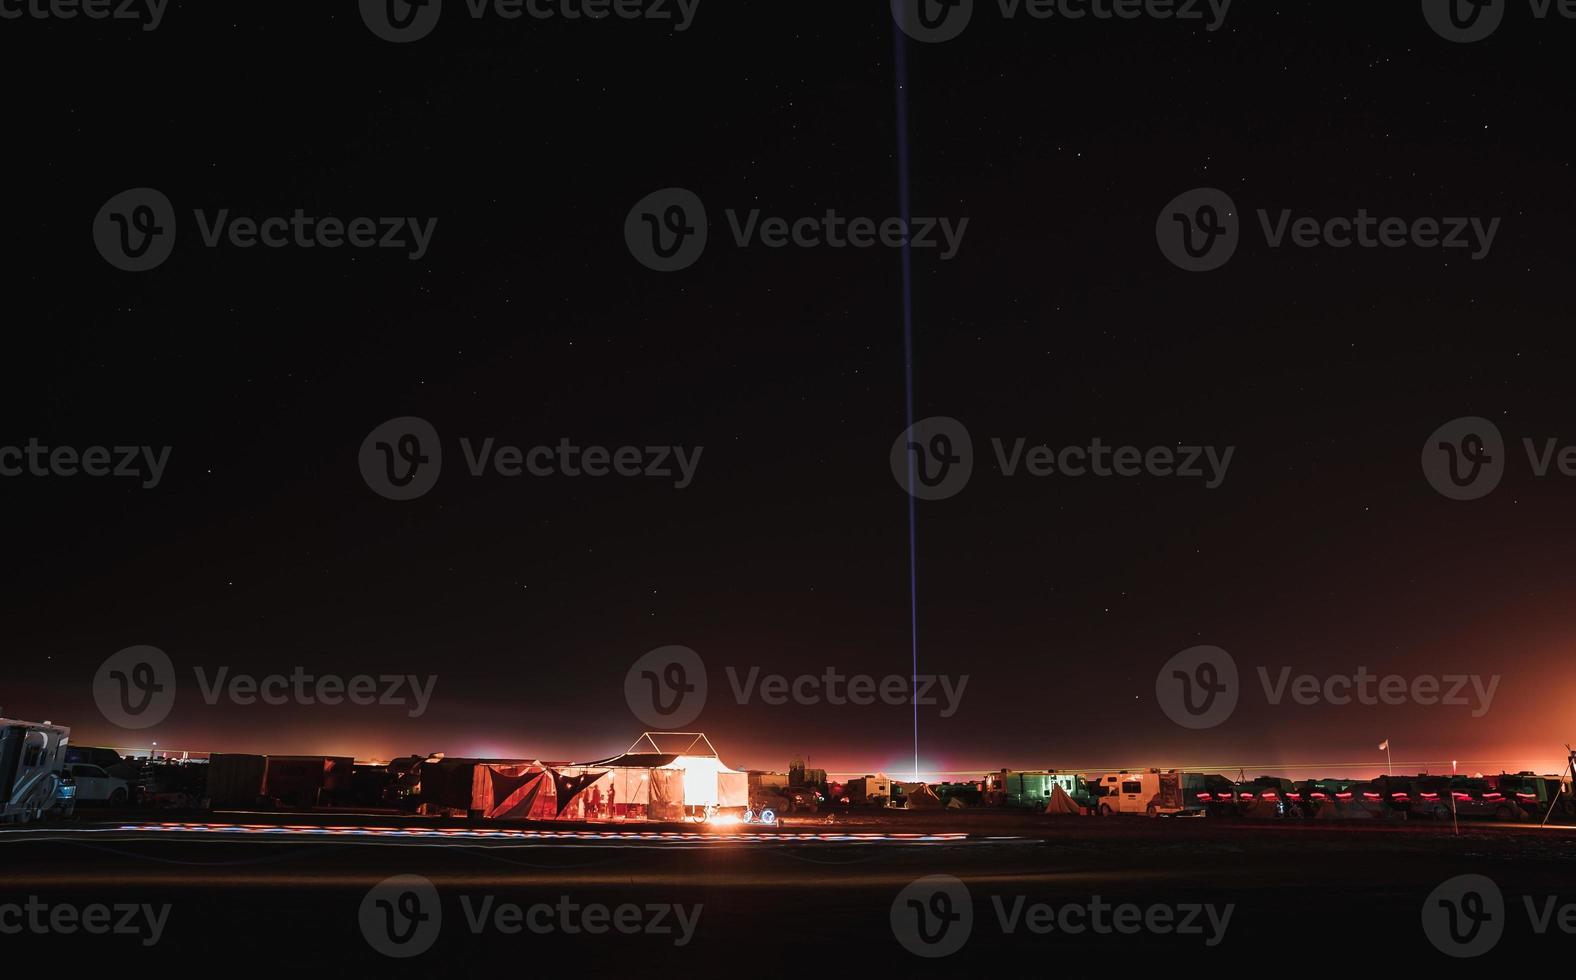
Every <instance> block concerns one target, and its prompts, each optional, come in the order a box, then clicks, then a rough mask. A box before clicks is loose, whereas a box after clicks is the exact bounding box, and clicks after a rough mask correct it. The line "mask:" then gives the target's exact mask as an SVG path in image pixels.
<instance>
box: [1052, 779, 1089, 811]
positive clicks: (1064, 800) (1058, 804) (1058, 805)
mask: <svg viewBox="0 0 1576 980" xmlns="http://www.w3.org/2000/svg"><path fill="white" fill-rule="evenodd" d="M1045 812H1046V813H1048V814H1050V815H1051V816H1069V817H1076V816H1079V815H1080V814H1082V813H1083V812H1084V809H1083V807H1081V806H1079V805H1078V804H1077V802H1075V801H1074V800H1073V798H1072V797H1071V796H1068V795H1067V791H1066V790H1065V789H1062V787H1061V786H1060V785H1056V786H1053V787H1052V788H1051V798H1050V799H1049V800H1048V801H1046V804H1045Z"/></svg>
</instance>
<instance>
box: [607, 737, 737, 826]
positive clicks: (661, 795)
mask: <svg viewBox="0 0 1576 980" xmlns="http://www.w3.org/2000/svg"><path fill="white" fill-rule="evenodd" d="M659 738H660V739H662V740H663V744H659V743H658V742H657V739H659ZM673 750H676V751H673ZM586 766H587V767H590V768H595V769H606V770H609V771H610V773H611V781H610V782H611V786H612V789H613V791H614V793H615V796H616V799H618V800H621V801H623V802H624V803H627V804H630V805H637V806H638V805H648V806H650V807H651V811H650V814H649V815H650V817H651V819H670V818H669V817H662V816H658V811H661V812H663V813H671V812H672V808H674V807H677V808H678V809H679V810H680V811H681V814H680V816H679V819H682V810H683V808H686V807H716V808H718V809H729V808H735V807H737V808H743V807H747V806H748V805H749V802H750V777H749V774H748V773H746V772H744V771H742V770H739V769H730V768H728V766H726V765H724V764H723V762H722V760H721V759H719V758H717V750H716V749H714V748H713V747H712V744H711V741H710V740H708V739H707V738H706V736H705V735H704V734H701V733H699V732H646V733H644V734H642V735H641V736H640V738H638V739H636V740H635V743H634V744H633V745H631V746H630V747H629V748H628V749H626V750H625V751H624V752H623V753H622V754H620V755H615V756H613V757H611V758H608V759H600V760H598V761H596V762H588V763H586Z"/></svg>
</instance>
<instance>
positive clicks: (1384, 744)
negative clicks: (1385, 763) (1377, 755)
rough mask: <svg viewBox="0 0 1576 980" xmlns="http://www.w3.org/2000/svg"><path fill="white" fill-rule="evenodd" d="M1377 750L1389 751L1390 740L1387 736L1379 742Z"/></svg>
mask: <svg viewBox="0 0 1576 980" xmlns="http://www.w3.org/2000/svg"><path fill="white" fill-rule="evenodd" d="M1379 751H1381V752H1388V751H1390V740H1389V739H1388V738H1387V739H1385V740H1384V741H1383V742H1380V743H1379Z"/></svg>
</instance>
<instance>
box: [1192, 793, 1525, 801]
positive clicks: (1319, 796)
mask: <svg viewBox="0 0 1576 980" xmlns="http://www.w3.org/2000/svg"><path fill="white" fill-rule="evenodd" d="M1237 795H1238V796H1239V797H1240V798H1241V799H1244V800H1251V799H1253V794H1252V793H1239V794H1237ZM1420 795H1421V796H1422V797H1423V799H1425V800H1437V799H1439V794H1438V793H1422V794H1420ZM1451 795H1452V796H1454V797H1455V798H1456V799H1458V800H1470V799H1472V794H1471V793H1463V792H1460V791H1459V790H1457V791H1455V792H1453V793H1452V794H1451ZM1259 796H1260V798H1261V799H1266V800H1277V799H1280V796H1281V794H1280V793H1279V792H1277V791H1275V790H1266V791H1265V792H1263V793H1261V794H1259ZM1516 796H1517V798H1519V799H1523V800H1535V799H1537V796H1536V795H1535V794H1533V793H1517V794H1516ZM1310 797H1311V798H1312V799H1315V800H1327V799H1329V796H1327V795H1326V794H1324V793H1312V794H1310ZM1363 797H1364V798H1365V799H1370V800H1378V799H1383V796H1382V795H1381V794H1379V793H1364V794H1363ZM1198 798H1199V799H1200V800H1202V801H1203V802H1205V803H1208V802H1210V801H1211V800H1214V799H1215V796H1214V794H1211V793H1199V794H1198ZM1335 798H1336V799H1339V800H1349V799H1351V798H1352V794H1351V793H1350V792H1345V793H1336V794H1335ZM1390 798H1391V799H1392V800H1402V801H1405V800H1410V799H1411V797H1410V796H1409V795H1408V794H1406V793H1391V794H1390ZM1504 798H1505V797H1504V796H1503V795H1501V794H1499V793H1484V794H1483V799H1485V800H1502V799H1504ZM1230 799H1232V794H1230V793H1221V794H1220V800H1221V801H1227V800H1230ZM1286 799H1288V800H1301V799H1302V794H1301V793H1287V794H1286Z"/></svg>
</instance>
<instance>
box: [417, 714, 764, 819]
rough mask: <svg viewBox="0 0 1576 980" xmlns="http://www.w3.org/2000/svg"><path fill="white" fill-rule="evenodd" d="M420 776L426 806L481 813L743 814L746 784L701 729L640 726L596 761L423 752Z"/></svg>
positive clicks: (588, 815)
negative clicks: (627, 741) (622, 745)
mask: <svg viewBox="0 0 1576 980" xmlns="http://www.w3.org/2000/svg"><path fill="white" fill-rule="evenodd" d="M659 740H660V741H659ZM421 783H422V786H421V798H422V805H423V809H424V811H425V812H427V813H435V814H440V815H449V816H462V815H463V816H469V817H473V818H481V819H484V820H575V821H581V820H584V821H642V820H650V821H685V820H690V821H697V822H698V821H702V820H707V819H712V818H715V817H717V816H723V817H740V818H742V817H743V815H744V811H745V808H746V807H747V806H748V804H749V792H750V791H749V775H748V774H747V773H745V772H743V771H740V770H735V769H730V768H729V767H728V766H726V765H724V764H723V762H722V760H721V759H719V758H718V757H717V752H716V749H714V748H713V747H712V744H711V742H710V741H709V740H708V739H707V738H706V736H705V735H704V734H702V733H699V732H646V733H644V734H642V735H641V736H640V738H638V739H636V740H635V743H634V744H633V745H631V746H630V747H629V748H628V749H627V750H626V751H624V752H622V753H620V754H618V755H615V756H612V757H610V758H607V759H599V760H596V761H594V762H583V763H558V762H542V761H540V760H517V761H507V760H481V759H447V758H445V759H438V760H429V761H428V762H427V763H426V764H425V765H423V767H422V774H421Z"/></svg>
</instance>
